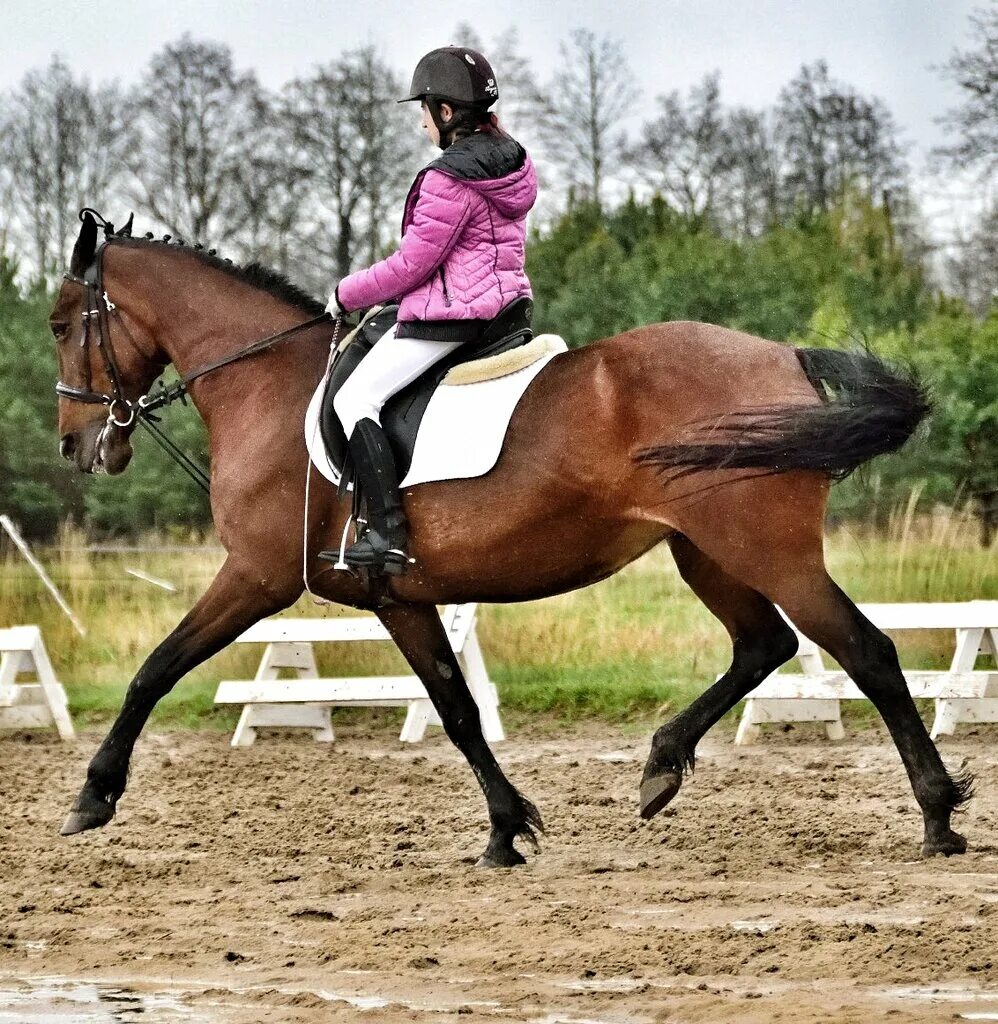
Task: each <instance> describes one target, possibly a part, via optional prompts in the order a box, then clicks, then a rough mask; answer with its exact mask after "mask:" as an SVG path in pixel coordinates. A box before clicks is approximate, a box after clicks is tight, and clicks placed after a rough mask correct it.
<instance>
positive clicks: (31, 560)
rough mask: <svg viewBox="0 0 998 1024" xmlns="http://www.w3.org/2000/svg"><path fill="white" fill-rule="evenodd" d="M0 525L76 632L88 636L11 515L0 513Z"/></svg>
mask: <svg viewBox="0 0 998 1024" xmlns="http://www.w3.org/2000/svg"><path fill="white" fill-rule="evenodd" d="M0 526H2V527H3V528H4V529H5V530H6V531H7V533H8V534H9V535H10V539H11V540H12V541H13V542H14V543H15V544H16V545H17V548H18V550H19V551H20V552H21V554H22V555H24V557H25V558H26V559H27V560H28V564H29V565H30V566H31V568H32V569H34V570H35V572H36V573H38V577H39V579H41V581H42V583H44V584H45V586H46V587H47V588H48V591H49V593H50V594H51V595H52V596H53V597H54V598H55V600H56V603H57V604H58V605H59V607H60V608H61V609H62V610H63V611H64V612H65V613H66V616H67V618H68V619H69V621H70V622H72V624H73V628H74V629H75V630H76V632H77V633H79V634H80V636H86V635H87V631H86V629H85V628H84V626H83V623H82V622H80V620H79V619H78V618H77V617H76V614H75V613H74V612H73V609H72V608H70V607H69V605H68V604H67V603H66V600H65V598H64V597H63V596H62V594H60V593H59V590H58V588H57V587H56V585H55V584H54V583H53V582H52V580H50V579H49V575H48V573H47V572H46V571H45V568H44V566H43V565H42V563H41V562H39V561H38V559H37V558H35V556H34V555H33V554H32V553H31V548H29V547H28V545H27V542H26V541H25V540H24V538H23V537H22V536H21V535H20V533H18V531H17V527H16V526H15V525H14V523H13V522H12V520H11V519H10V517H9V516H5V515H0Z"/></svg>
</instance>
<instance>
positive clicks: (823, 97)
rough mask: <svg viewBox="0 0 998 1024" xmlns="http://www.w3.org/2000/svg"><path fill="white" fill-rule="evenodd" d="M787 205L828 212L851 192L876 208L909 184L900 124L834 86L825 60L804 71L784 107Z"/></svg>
mask: <svg viewBox="0 0 998 1024" xmlns="http://www.w3.org/2000/svg"><path fill="white" fill-rule="evenodd" d="M776 124H777V128H778V131H777V139H778V142H779V144H780V148H781V160H782V166H783V185H782V190H783V192H784V196H785V201H787V202H788V203H789V205H791V206H797V207H799V208H802V209H803V211H804V212H806V213H813V212H815V211H827V210H829V209H831V207H832V206H833V205H834V204H835V203H837V202H840V201H841V199H842V197H843V196H844V195H845V193H846V191H847V190H848V189H850V188H853V187H858V188H860V189H862V190H863V191H864V192H865V193H866V195H867V196H868V197H869V198H870V199H871V200H872V201H874V202H876V201H879V200H880V198H881V196H882V195H883V193H884V192H885V191H892V190H899V189H901V188H903V187H904V185H905V182H906V168H905V165H904V161H903V156H902V147H901V144H900V143H899V141H898V139H897V129H896V127H895V125H894V119H893V117H892V116H891V114H890V112H889V111H888V110H887V108H886V107H885V106H884V105H883V103H881V102H880V100H877V99H867V98H866V97H864V96H861V95H860V94H859V93H857V92H856V91H855V90H854V89H852V88H851V87H850V86H847V85H843V84H840V83H838V82H835V81H833V80H832V79H831V77H830V76H829V73H828V65H827V64H826V63H825V61H823V60H821V61H816V62H815V63H814V64H811V65H805V66H803V67H802V68H801V70H800V72H799V73H798V75H797V77H796V78H794V79H793V80H792V81H791V82H790V83H789V84H788V85H787V86H785V87H784V89H783V90H782V91H781V93H780V98H779V102H778V104H777V108H776Z"/></svg>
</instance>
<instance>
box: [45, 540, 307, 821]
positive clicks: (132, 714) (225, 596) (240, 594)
mask: <svg viewBox="0 0 998 1024" xmlns="http://www.w3.org/2000/svg"><path fill="white" fill-rule="evenodd" d="M300 591H301V586H300V584H299V585H298V587H297V590H296V589H295V585H294V583H293V582H292V581H288V583H287V585H286V586H283V587H281V586H275V585H273V584H272V583H270V581H268V586H266V587H264V586H261V585H260V582H259V570H257V571H256V572H251V570H250V567H249V566H248V565H246V564H245V563H243V564H240V563H238V562H236V561H235V560H234V559H233V557H232V556H231V555H230V556H229V558H228V559H226V562H225V564H224V565H223V566H222V568H221V569H220V570H219V573H218V575H217V576H216V577H215V578H214V580H212V582H211V586H209V587H208V589H207V590H206V591H205V593H204V595H203V596H202V597H201V599H200V600H199V601H198V603H197V604H196V605H195V606H194V607H193V608H192V609H191V610H190V611H189V612H188V613H187V615H185V616H184V619H183V621H182V622H181V623H180V625H179V626H177V628H176V629H175V630H174V631H173V632H172V633H171V634H170V635H169V636H168V637H167V638H166V639H165V640H164V641H163V642H162V643H161V644H160V645H159V646H158V647H157V648H156V650H155V651H153V652H152V654H151V655H149V657H148V658H147V659H146V661H145V663H144V664H143V665H142V667H141V668H140V669H139V671H138V674H137V675H136V676H135V678H134V679H133V680H132V682H131V683H130V684H129V687H128V692H127V693H126V694H125V701H124V704H123V705H122V707H121V711H120V712H118V717H117V718H116V719H115V722H114V725H112V726H111V729H110V731H109V732H108V734H107V736H106V737H105V738H104V742H103V743H102V744H101V745H100V747H99V748H98V750H97V753H96V754H95V755H94V757H93V760H92V761H91V762H90V767H89V768H88V769H87V781H86V782H85V783H84V786H83V789H82V790H80V795H79V796H78V797H77V798H76V802H75V803H74V804H73V807H72V810H71V811H70V812H69V815H68V816H67V818H66V821H65V823H64V824H63V826H62V834H63V835H64V836H70V835H73V834H74V833H76V832H83V831H84V830H86V829H88V828H99V827H100V826H101V825H106V824H107V823H108V822H109V821H110V820H111V819H112V818H113V817H114V810H115V805H116V804H117V802H118V799H119V797H120V796H121V794H122V793H123V792H124V790H125V782H126V780H127V778H128V763H129V759H130V758H131V754H132V748H133V747H134V746H135V741H136V740H137V739H138V736H139V733H140V732H141V731H142V727H143V725H145V723H146V719H148V717H149V715H150V713H151V712H152V709H153V708H154V707H155V706H156V702H157V701H158V700H159V699H160V698H161V697H164V696H165V695H166V694H167V693H169V692H170V690H172V689H173V686H174V684H175V683H176V682H177V681H178V680H179V679H181V678H182V677H183V676H185V675H186V674H187V673H188V672H190V670H191V669H192V668H194V667H196V666H197V665H199V664H201V662H202V661H205V660H206V659H207V658H210V657H211V656H212V655H213V654H215V653H217V652H218V651H220V650H221V649H222V648H223V647H226V646H228V644H230V643H231V642H232V641H233V640H234V639H235V638H236V637H237V636H239V634H240V633H242V632H243V631H244V630H245V629H247V628H249V627H250V626H251V625H253V623H254V622H257V621H258V620H259V619H262V618H263V617H264V616H266V615H269V614H271V613H273V612H275V611H279V610H280V609H281V608H285V607H287V606H288V605H289V604H291V602H292V601H294V600H295V599H296V598H297V596H298V594H299V593H300Z"/></svg>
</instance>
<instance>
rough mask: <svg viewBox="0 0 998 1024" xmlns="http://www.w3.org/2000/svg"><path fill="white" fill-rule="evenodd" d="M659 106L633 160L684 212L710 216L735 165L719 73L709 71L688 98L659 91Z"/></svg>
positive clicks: (647, 123)
mask: <svg viewBox="0 0 998 1024" xmlns="http://www.w3.org/2000/svg"><path fill="white" fill-rule="evenodd" d="M658 105H659V108H660V113H659V115H658V117H656V118H655V119H654V120H652V121H646V122H645V124H644V125H643V126H642V129H641V139H640V141H639V143H638V144H637V145H636V146H635V147H634V148H632V149H631V150H630V152H629V154H628V159H629V161H630V162H632V163H633V164H634V165H635V166H637V167H638V168H639V170H640V171H641V173H642V175H643V177H644V178H645V180H646V181H647V182H648V183H649V184H651V185H652V187H653V188H655V189H657V190H658V191H660V192H661V193H662V195H663V196H665V198H666V199H668V200H670V201H671V202H672V203H673V205H674V206H675V207H676V209H678V210H679V211H680V212H681V213H683V214H685V215H686V216H688V217H709V216H710V215H711V214H712V213H713V212H714V208H715V201H716V198H717V194H718V191H719V190H720V189H721V187H722V180H723V178H724V177H725V176H726V175H727V174H728V172H729V171H730V170H731V167H732V147H731V144H730V140H729V138H728V133H727V128H726V125H725V118H724V112H723V110H722V108H721V87H720V73H719V72H717V71H715V72H713V73H711V74H708V75H705V76H704V78H703V80H702V82H701V83H700V84H699V85H695V86H693V87H692V88H691V89H690V93H689V98H688V99H687V100H686V101H685V102H684V101H683V99H682V97H681V96H680V94H679V93H678V92H677V91H673V92H671V93H669V94H668V95H666V96H659V97H658Z"/></svg>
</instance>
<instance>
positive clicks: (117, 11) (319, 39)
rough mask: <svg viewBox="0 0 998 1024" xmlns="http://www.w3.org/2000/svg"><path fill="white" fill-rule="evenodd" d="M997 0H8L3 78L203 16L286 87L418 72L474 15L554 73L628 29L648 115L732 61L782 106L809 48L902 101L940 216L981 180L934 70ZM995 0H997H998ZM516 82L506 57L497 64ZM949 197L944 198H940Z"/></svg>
mask: <svg viewBox="0 0 998 1024" xmlns="http://www.w3.org/2000/svg"><path fill="white" fill-rule="evenodd" d="M986 2H988V0H834V2H832V0H789V2H775V0H740V2H729V0H687V2H676V0H657V2H655V0H616V2H610V0H488V2H478V0H407V2H402V3H388V2H386V0H349V2H339V0H127V2H125V0H0V14H2V32H3V36H2V38H3V43H2V50H0V53H2V56H3V59H2V61H0V88H8V87H10V86H13V85H15V84H16V83H17V82H18V80H19V79H20V78H21V76H22V75H23V74H24V72H25V71H27V70H29V69H30V68H33V67H38V66H40V65H44V64H45V63H47V62H48V60H49V58H50V57H51V55H52V54H53V53H54V52H58V53H60V54H62V56H64V57H65V58H66V59H67V60H68V62H69V63H70V64H71V65H72V67H73V68H74V69H75V70H76V71H77V72H83V73H85V74H87V75H88V76H89V77H90V78H91V79H92V80H94V81H99V80H103V79H108V78H118V79H120V80H121V81H122V82H126V83H127V82H130V81H133V80H134V79H135V78H136V77H137V76H138V74H139V73H140V72H141V70H142V68H143V67H144V66H145V64H146V63H147V61H148V59H149V57H150V56H151V55H152V54H153V53H154V52H155V51H156V50H157V49H159V48H160V47H161V46H162V45H163V44H164V43H165V42H167V41H170V40H173V39H175V38H177V37H178V36H180V35H181V34H182V33H183V32H185V31H189V32H191V33H192V34H193V35H194V36H195V37H198V38H206V39H211V40H215V41H220V42H224V43H227V44H228V45H229V46H231V47H232V50H233V52H234V55H235V60H236V63H237V65H238V66H239V67H242V68H254V69H255V70H256V72H257V74H258V75H259V77H260V79H261V80H262V81H263V82H264V84H266V85H268V86H271V87H277V86H280V85H281V84H283V83H284V82H285V81H287V80H288V79H290V78H292V77H294V76H295V75H297V74H300V73H302V72H303V71H306V70H307V69H308V68H309V67H311V66H313V65H315V64H320V63H323V62H325V61H327V60H329V59H331V58H332V57H334V56H336V54H338V53H339V52H340V51H342V50H344V49H348V48H351V47H354V46H357V45H359V44H366V43H374V44H376V45H377V46H378V47H379V48H380V50H381V52H382V53H383V54H384V56H385V57H386V58H387V59H388V60H389V61H390V62H391V63H392V64H393V65H395V66H396V67H398V68H399V70H400V71H402V72H403V73H404V74H405V76H406V77H407V76H408V74H409V73H410V69H411V68H412V66H413V65H414V64H415V62H416V61H417V60H418V58H419V57H420V56H421V55H422V54H423V53H424V52H425V51H426V50H429V49H432V48H433V47H435V46H441V45H446V44H447V43H448V42H451V41H452V34H453V29H454V27H455V25H456V24H457V23H458V22H460V21H462V20H463V21H468V22H469V23H471V24H472V26H473V27H474V28H475V29H476V30H477V31H478V33H479V34H480V35H481V37H482V38H483V39H484V40H485V42H486V43H488V41H489V40H490V39H491V38H493V37H494V36H496V35H497V34H498V33H499V32H501V31H503V30H504V29H506V28H508V27H510V26H515V27H516V28H517V29H518V30H519V33H520V44H521V49H522V51H523V53H524V55H525V56H526V57H527V58H528V59H530V60H531V61H532V63H533V65H534V67H535V69H536V71H537V74H538V78H539V79H540V80H541V81H543V80H544V79H545V78H546V77H547V71H548V69H549V68H551V67H552V66H553V65H554V64H555V63H556V62H557V60H558V43H559V41H560V40H561V39H563V38H564V37H565V36H566V35H567V33H568V32H569V31H570V30H571V29H572V28H575V27H579V26H582V27H586V28H590V29H592V30H593V31H595V32H597V33H600V34H603V33H610V34H612V35H615V36H617V37H618V38H619V39H620V40H621V41H622V43H623V45H624V48H625V51H626V54H627V56H628V58H629V60H630V62H631V64H632V66H633V69H634V73H635V75H636V77H637V78H638V80H639V82H640V83H641V86H642V88H643V96H642V99H641V102H640V104H639V106H638V109H637V110H636V112H635V115H636V116H635V119H634V123H635V125H636V124H637V123H639V122H640V118H641V115H642V113H647V112H648V111H649V110H650V107H651V104H652V101H653V99H654V97H655V96H656V95H657V94H659V93H663V92H668V91H670V90H672V89H677V88H678V89H681V90H685V89H686V88H688V87H689V86H690V85H691V84H693V83H694V82H697V81H698V80H699V79H700V78H701V77H702V76H703V74H704V73H705V72H707V71H710V70H712V69H715V68H716V69H719V70H720V71H721V76H722V77H721V84H722V98H723V99H724V101H725V102H726V103H729V104H735V103H737V104H744V105H748V106H753V107H764V106H769V105H770V104H772V103H773V102H774V100H775V99H776V97H777V94H778V92H779V90H780V88H781V86H782V85H784V84H785V83H786V82H787V81H788V80H789V79H790V78H791V77H792V76H793V75H794V74H795V73H796V71H797V70H798V68H799V67H800V65H801V64H802V63H807V62H811V61H814V60H817V59H818V58H822V57H823V58H825V59H826V60H827V61H828V63H829V66H830V68H831V72H832V75H833V76H834V77H835V78H837V79H839V80H842V81H845V82H847V83H849V84H851V85H853V86H855V87H856V88H857V89H859V90H860V91H861V92H863V93H864V94H867V95H874V96H878V97H879V98H880V99H882V100H883V101H884V102H885V103H886V104H887V106H888V107H889V108H890V110H891V111H892V112H893V113H894V116H895V118H896V119H897V122H898V124H899V126H900V127H901V129H902V138H903V140H905V141H907V142H908V143H910V144H911V150H910V154H909V155H910V158H911V162H912V165H913V167H914V169H915V171H916V174H917V175H918V180H919V185H920V188H919V190H920V191H921V192H922V193H923V202H925V203H926V205H927V206H928V207H929V208H930V211H931V212H933V213H934V215H935V216H938V215H939V214H940V213H942V212H943V209H944V208H947V207H949V206H950V205H951V204H950V202H949V199H948V198H947V197H948V196H949V195H953V196H955V197H956V198H957V199H959V197H960V195H961V193H962V192H963V191H965V190H966V188H967V186H966V185H965V184H960V185H954V183H953V182H952V181H951V180H947V179H943V180H939V179H936V180H933V181H930V180H929V179H928V178H927V177H926V176H925V157H926V154H927V152H928V150H929V149H930V148H931V147H932V145H934V144H936V143H938V142H939V141H941V140H942V138H943V135H942V129H941V127H940V126H939V125H938V124H937V123H936V121H935V119H936V118H938V117H941V116H942V115H944V113H945V111H946V110H947V108H949V107H952V106H953V105H954V104H955V103H956V102H957V100H958V96H957V91H956V89H955V87H954V86H953V85H951V84H950V83H949V82H947V81H945V80H944V79H942V77H941V76H940V75H939V74H938V72H936V71H934V70H933V69H932V67H931V66H932V65H933V64H940V63H942V62H943V61H945V60H946V58H947V57H948V56H949V54H950V53H951V52H952V50H953V49H954V48H956V47H961V48H965V47H966V46H967V44H968V42H969V40H970V35H969V22H968V15H969V14H970V13H971V11H972V10H973V9H974V8H975V7H978V8H979V7H981V6H982V5H983V3H986ZM991 2H994V0H991ZM496 71H497V73H498V75H499V79H500V86H501V84H502V68H501V67H497V69H496ZM940 204H943V206H942V207H940Z"/></svg>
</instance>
